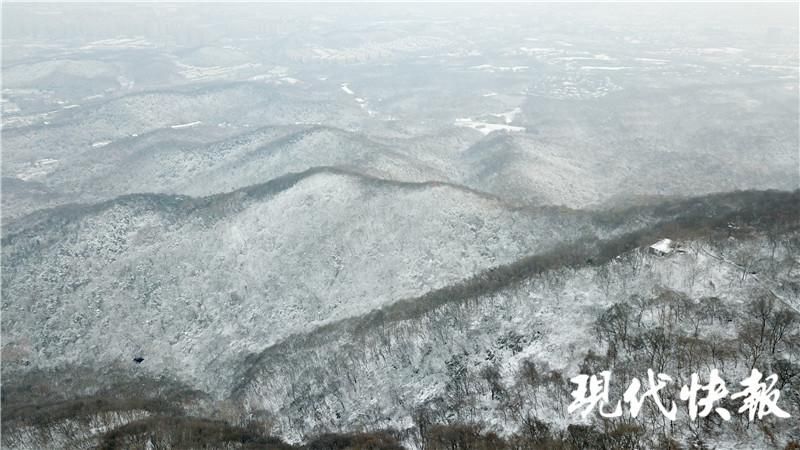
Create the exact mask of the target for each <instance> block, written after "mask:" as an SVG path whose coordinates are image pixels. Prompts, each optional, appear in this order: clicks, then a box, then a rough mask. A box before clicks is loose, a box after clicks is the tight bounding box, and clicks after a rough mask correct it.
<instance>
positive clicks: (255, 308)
mask: <svg viewBox="0 0 800 450" xmlns="http://www.w3.org/2000/svg"><path fill="white" fill-rule="evenodd" d="M580 217H581V215H580V214H577V213H574V212H570V211H565V212H564V213H562V214H559V213H555V211H552V210H549V211H548V210H517V209H511V208H509V207H507V206H506V205H504V204H503V203H502V202H500V201H498V200H496V199H493V198H491V197H486V196H484V195H482V194H478V193H475V192H472V191H469V190H466V189H463V188H459V187H455V186H451V185H446V184H439V183H420V184H413V183H396V182H388V181H383V180H380V179H376V178H370V177H365V176H362V175H357V174H352V173H348V172H343V171H339V170H334V169H319V170H313V171H308V172H305V173H302V174H299V175H292V176H286V177H282V178H279V179H276V180H273V181H271V182H269V183H267V184H263V185H257V186H254V187H250V188H247V189H244V190H240V191H236V192H234V193H231V194H222V195H217V196H212V197H207V198H198V199H195V198H189V197H176V196H166V195H134V196H127V197H121V198H119V199H116V200H113V201H109V202H105V203H101V204H98V205H94V206H74V205H71V206H66V207H61V208H58V209H53V210H49V211H42V212H38V213H35V214H33V215H31V216H28V217H25V218H22V219H21V220H19V221H17V222H15V223H12V224H11V225H10V226H8V227H6V230H5V231H6V235H5V237H4V241H3V263H4V271H3V294H4V295H3V329H4V336H5V339H4V340H5V342H7V343H16V344H15V345H17V344H18V345H21V347H20V348H22V349H24V350H23V354H24V356H23V357H22V358H21V359H20V360H19V361H23V360H24V361H28V362H27V363H26V364H30V367H28V366H22V365H21V366H17V368H24V369H27V368H36V367H40V368H41V367H55V366H59V365H64V364H78V365H80V364H86V363H89V361H87V360H86V358H87V355H92V357H91V358H92V360H91V362H90V363H91V364H96V365H103V364H108V363H111V362H114V361H116V362H122V363H129V362H130V361H131V359H132V358H134V357H136V356H142V357H144V358H146V363H145V364H146V367H148V368H151V369H152V370H153V371H154V372H161V371H164V372H174V373H177V374H178V375H180V376H182V377H184V378H185V379H187V380H189V381H191V382H192V384H194V385H196V386H199V387H202V388H204V389H208V390H212V391H217V390H220V389H223V388H224V387H225V386H226V385H228V384H229V383H230V382H231V381H232V380H231V379H230V374H229V373H227V371H229V370H232V368H233V367H234V366H235V364H234V362H235V361H236V360H237V359H239V358H240V357H241V355H242V354H245V353H252V352H257V351H260V350H261V349H263V348H265V347H266V346H268V345H270V344H272V343H274V342H276V341H277V340H279V339H280V338H284V337H286V336H288V335H290V334H292V333H297V332H303V331H308V330H311V329H314V328H315V327H317V326H319V325H321V324H324V323H328V322H330V321H333V320H337V319H341V318H345V317H351V316H356V315H360V314H364V313H366V312H368V311H370V310H372V309H374V308H377V307H379V306H382V305H386V304H389V303H391V302H393V301H395V300H398V299H402V298H408V297H413V296H417V295H421V294H422V293H424V292H426V291H428V290H431V289H436V288H440V287H443V286H445V285H447V284H450V283H454V282H456V281H459V280H461V279H464V278H467V277H469V276H471V275H473V274H475V273H477V272H479V271H481V270H485V269H486V268H488V267H491V266H495V265H501V264H506V263H509V262H512V261H514V260H516V259H518V258H520V257H522V256H525V255H528V254H531V253H535V252H538V251H541V250H543V249H547V248H551V247H553V246H554V245H556V244H557V243H558V242H560V241H562V240H564V239H567V238H568V237H572V236H577V235H580V234H581V233H582V231H581V230H582V229H583V228H585V226H586V224H585V223H584V221H582V220H579V219H580ZM3 367H4V371H5V370H14V365H13V364H4V366H3Z"/></svg>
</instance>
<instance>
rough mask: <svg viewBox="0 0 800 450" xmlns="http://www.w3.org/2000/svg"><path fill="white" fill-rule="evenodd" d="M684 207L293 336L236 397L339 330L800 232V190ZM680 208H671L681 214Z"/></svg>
mask: <svg viewBox="0 0 800 450" xmlns="http://www.w3.org/2000/svg"><path fill="white" fill-rule="evenodd" d="M683 204H684V206H685V207H686V214H685V215H683V216H680V217H677V218H667V219H665V220H660V221H658V222H656V223H654V224H652V225H650V226H646V227H644V228H642V229H639V230H636V231H633V232H630V233H625V234H623V235H621V236H618V237H615V238H612V239H607V240H594V241H590V240H588V239H586V238H584V239H582V240H579V241H575V242H570V243H565V244H561V245H559V246H557V247H556V248H554V249H552V250H550V251H546V252H543V253H540V254H536V255H531V256H528V257H525V258H522V259H520V260H519V261H516V262H514V263H511V264H507V265H503V266H498V267H494V268H491V269H488V270H485V271H483V272H481V273H479V274H477V275H475V276H473V277H472V278H469V279H467V280H465V281H463V282H461V283H457V284H453V285H450V286H446V287H444V288H441V289H437V290H433V291H431V292H428V293H426V294H423V295H422V296H419V297H415V298H409V299H405V300H400V301H397V302H394V303H392V304H391V305H388V306H384V307H382V308H378V309H375V310H373V311H370V312H368V313H366V314H364V315H362V316H358V317H350V318H345V319H341V320H338V321H335V322H331V323H328V324H325V325H323V326H321V327H319V328H317V329H315V330H313V331H311V332H308V333H297V334H295V335H291V336H288V337H286V338H284V339H283V340H281V341H280V342H278V343H276V344H274V345H272V346H270V347H267V348H265V349H264V350H263V351H261V352H260V353H254V354H251V355H249V356H248V357H246V358H245V362H244V369H243V370H242V371H241V373H240V374H237V380H235V381H234V383H233V386H234V387H233V389H232V392H231V394H232V397H233V398H236V399H241V397H242V396H243V395H244V392H245V389H246V388H247V384H248V382H249V381H250V380H252V379H253V378H255V376H256V375H257V374H258V373H259V372H260V371H261V367H262V363H263V362H264V361H265V360H266V359H267V358H269V357H270V356H272V355H273V354H278V355H280V354H285V353H286V352H290V351H292V349H296V348H297V347H315V346H321V345H324V344H326V343H327V342H329V339H328V338H327V334H329V333H331V332H333V331H335V330H347V332H348V333H350V334H351V335H354V336H357V335H360V334H363V333H365V332H366V331H368V330H369V329H372V328H375V327H381V326H384V325H385V324H387V323H391V322H399V321H403V320H408V319H413V318H416V317H420V316H422V315H424V314H426V313H428V312H431V311H434V310H436V309H438V308H440V307H442V306H444V305H447V304H450V303H463V302H466V301H468V300H475V299H477V298H479V297H482V296H486V295H490V294H493V293H496V292H498V291H500V290H502V289H504V288H507V287H510V286H513V285H516V284H518V283H520V282H523V281H525V280H526V279H529V278H531V277H535V276H537V275H540V274H542V273H545V272H547V271H550V270H556V269H559V268H575V269H577V268H581V267H587V266H595V265H602V264H605V263H608V262H609V261H611V260H613V259H614V258H616V257H617V256H620V255H622V254H625V253H628V252H630V251H632V250H635V249H637V248H641V247H642V246H643V245H646V244H649V243H651V242H653V241H655V240H657V239H659V238H661V237H663V236H664V235H665V234H670V235H671V236H673V237H678V236H679V237H681V238H697V237H708V236H709V235H712V234H714V233H719V232H727V224H728V223H729V222H731V221H736V222H737V224H739V225H743V226H746V227H750V228H751V229H755V230H759V229H762V228H765V227H767V226H779V227H780V228H781V230H783V231H786V232H791V231H798V230H800V208H798V206H800V190H796V191H794V192H782V191H743V192H736V193H729V194H717V195H711V196H706V197H702V198H694V199H688V200H686V201H685V202H684V203H683ZM679 205H680V203H678V204H671V205H669V206H670V208H676V207H679ZM676 235H677V236H676Z"/></svg>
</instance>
